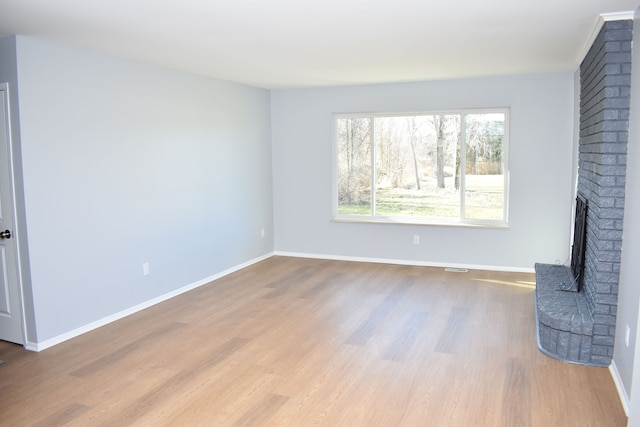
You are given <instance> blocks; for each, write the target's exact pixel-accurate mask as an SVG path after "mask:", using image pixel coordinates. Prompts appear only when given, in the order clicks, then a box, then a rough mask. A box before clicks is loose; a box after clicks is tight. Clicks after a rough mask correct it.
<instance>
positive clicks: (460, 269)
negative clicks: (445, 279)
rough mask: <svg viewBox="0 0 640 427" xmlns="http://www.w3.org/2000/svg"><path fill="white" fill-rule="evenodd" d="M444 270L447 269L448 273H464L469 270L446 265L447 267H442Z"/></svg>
mask: <svg viewBox="0 0 640 427" xmlns="http://www.w3.org/2000/svg"><path fill="white" fill-rule="evenodd" d="M444 271H447V272H449V273H466V272H468V271H469V270H467V269H466V268H454V267H447V268H445V269H444Z"/></svg>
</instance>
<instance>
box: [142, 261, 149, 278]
mask: <svg viewBox="0 0 640 427" xmlns="http://www.w3.org/2000/svg"><path fill="white" fill-rule="evenodd" d="M142 275H143V276H148V275H149V263H148V262H145V263H144V264H142Z"/></svg>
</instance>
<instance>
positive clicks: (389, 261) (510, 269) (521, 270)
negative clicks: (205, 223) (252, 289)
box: [274, 251, 535, 273]
mask: <svg viewBox="0 0 640 427" xmlns="http://www.w3.org/2000/svg"><path fill="white" fill-rule="evenodd" d="M274 255H276V256H288V257H295V258H314V259H329V260H335V261H354V262H372V263H376V264H397V265H415V266H419V267H442V268H466V269H469V270H489V271H506V272H512V273H535V269H534V268H520V267H505V266H495V265H478V264H457V263H449V262H431V261H416V260H403V259H393V258H368V257H355V256H343V255H326V254H311V253H301V252H283V251H275V252H274Z"/></svg>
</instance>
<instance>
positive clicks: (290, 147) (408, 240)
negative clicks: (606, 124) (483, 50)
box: [271, 73, 574, 270]
mask: <svg viewBox="0 0 640 427" xmlns="http://www.w3.org/2000/svg"><path fill="white" fill-rule="evenodd" d="M573 90H574V82H573V75H572V74H570V73H568V74H558V75H538V76H533V75H532V76H522V77H508V78H499V77H496V78H483V79H471V80H456V81H440V82H426V83H407V84H386V85H370V86H353V87H334V88H321V89H300V90H276V91H273V92H272V96H271V106H272V111H271V114H272V144H273V169H274V175H273V177H274V207H275V215H274V217H275V230H276V235H275V249H276V252H280V253H298V254H308V255H312V256H327V255H328V256H342V257H361V258H374V259H387V260H403V261H409V262H420V263H428V264H437V265H465V266H483V267H494V268H495V267H497V268H505V269H522V270H531V269H532V268H533V265H534V263H535V262H546V263H554V262H556V260H560V262H565V261H566V260H567V258H568V255H569V242H570V240H571V236H570V225H571V204H572V198H573V193H572V167H571V164H572V163H571V162H572V149H573V118H574V111H573ZM479 107H510V108H511V134H510V158H509V166H510V172H511V188H510V205H509V210H510V215H509V224H510V225H509V229H507V230H500V229H481V228H461V227H447V226H417V225H415V226H414V225H390V224H351V223H336V222H332V221H331V216H332V212H331V209H332V113H346V112H365V111H366V112H369V111H374V112H382V111H394V112H395V111H418V110H433V109H454V108H479ZM414 234H418V235H420V236H421V244H420V245H417V246H416V245H413V244H412V236H413V235H414Z"/></svg>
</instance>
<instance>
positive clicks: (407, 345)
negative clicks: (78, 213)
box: [0, 257, 626, 427]
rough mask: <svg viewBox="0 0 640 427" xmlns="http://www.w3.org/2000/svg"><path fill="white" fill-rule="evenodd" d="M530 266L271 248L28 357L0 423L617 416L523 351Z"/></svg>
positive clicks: (535, 421)
mask: <svg viewBox="0 0 640 427" xmlns="http://www.w3.org/2000/svg"><path fill="white" fill-rule="evenodd" d="M534 283H535V276H534V275H533V274H519V273H504V272H488V271H474V270H471V271H469V272H468V273H455V272H445V271H444V269H442V268H429V267H415V266H398V265H384V264H368V263H356V262H340V261H326V260H312V259H297V258H287V257H272V258H270V259H268V260H266V261H263V262H260V263H258V264H255V265H253V266H251V267H249V268H246V269H243V270H241V271H238V272H236V273H234V274H231V275H229V276H226V277H225V278H222V279H220V280H217V281H215V282H212V283H211V284H208V285H206V286H203V287H201V288H198V289H196V290H194V291H191V292H189V293H186V294H183V295H181V296H178V297H176V298H174V299H172V300H170V301H167V302H164V303H162V304H159V305H156V306H154V307H152V308H150V309H147V310H144V311H142V312H139V313H136V314H134V315H132V316H130V317H128V318H125V319H122V320H120V321H118V322H114V323H112V324H110V325H107V326H105V327H103V328H100V329H98V330H95V331H93V332H90V333H87V334H85V335H83V336H80V337H77V338H75V339H73V340H70V341H67V342H65V343H62V344H60V345H57V346H55V347H52V348H50V349H48V350H45V351H43V352H41V353H32V352H28V351H25V350H23V349H22V347H20V346H16V345H12V344H8V343H1V342H0V359H2V360H4V361H5V363H4V364H2V365H0V424H1V425H7V426H31V425H35V426H44V425H52V426H58V425H78V426H124V425H135V426H146V425H149V426H156V425H157V426H201V425H202V426H254V425H265V426H314V425H323V426H367V427H368V426H393V427H396V426H509V427H513V426H544V427H547V426H597V427H603V426H624V425H625V424H626V418H625V415H624V411H623V409H622V406H621V403H620V400H619V398H618V395H617V392H616V389H615V385H614V383H613V381H612V379H611V375H610V373H609V371H608V370H607V369H603V368H595V367H585V366H578V365H571V364H567V363H563V362H559V361H557V360H554V359H551V358H549V357H547V356H545V355H543V354H541V353H540V352H539V351H538V350H537V347H536V338H535V320H534V312H533V286H534Z"/></svg>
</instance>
